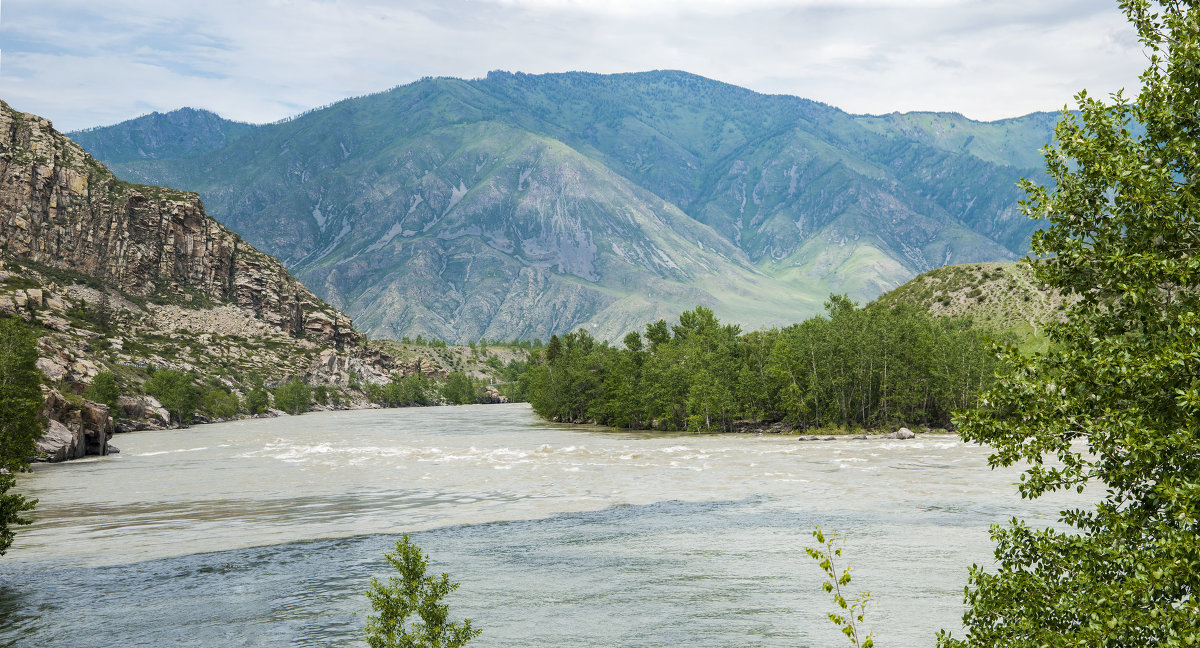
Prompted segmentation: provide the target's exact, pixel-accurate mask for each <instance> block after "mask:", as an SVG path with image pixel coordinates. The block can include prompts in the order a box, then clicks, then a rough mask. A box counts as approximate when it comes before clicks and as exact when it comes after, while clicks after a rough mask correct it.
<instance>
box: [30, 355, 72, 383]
mask: <svg viewBox="0 0 1200 648" xmlns="http://www.w3.org/2000/svg"><path fill="white" fill-rule="evenodd" d="M37 368H38V369H40V370H41V371H42V375H43V376H45V377H46V380H49V381H50V382H58V381H60V380H64V379H65V378H66V377H67V367H66V365H64V364H63V363H62V362H59V361H58V359H57V358H38V359H37Z"/></svg>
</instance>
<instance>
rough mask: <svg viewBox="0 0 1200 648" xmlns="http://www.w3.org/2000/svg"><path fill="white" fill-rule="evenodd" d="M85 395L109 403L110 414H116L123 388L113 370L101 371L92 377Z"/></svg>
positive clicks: (102, 402)
mask: <svg viewBox="0 0 1200 648" xmlns="http://www.w3.org/2000/svg"><path fill="white" fill-rule="evenodd" d="M83 395H84V397H85V398H87V399H88V400H90V401H94V402H97V403H100V404H101V405H108V411H109V414H110V415H112V416H116V414H117V400H118V399H120V398H121V388H120V386H119V385H118V384H117V377H116V376H114V375H113V372H111V371H101V372H100V373H98V374H96V377H95V378H93V379H92V384H90V385H88V387H87V389H85V390H84V392H83Z"/></svg>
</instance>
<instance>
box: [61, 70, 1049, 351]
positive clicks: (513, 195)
mask: <svg viewBox="0 0 1200 648" xmlns="http://www.w3.org/2000/svg"><path fill="white" fill-rule="evenodd" d="M172 114H173V113H172ZM135 121H136V120H135ZM867 121H869V120H867ZM135 126H136V128H142V129H144V128H147V127H148V122H140V123H138V124H133V123H131V122H127V123H126V124H118V125H116V126H113V127H109V128H107V129H94V130H92V131H89V132H88V133H84V134H83V135H85V136H88V137H81V142H83V143H84V145H85V146H88V147H91V149H90V150H92V152H93V154H95V155H96V156H97V157H99V158H100V159H102V160H106V161H109V162H111V163H112V166H113V167H114V168H115V169H116V170H117V172H118V173H119V174H121V175H122V176H123V177H125V178H128V179H131V180H136V181H139V182H154V183H157V184H169V185H172V186H179V187H184V188H187V189H190V190H194V191H197V192H199V193H200V194H201V195H202V196H203V197H204V199H205V201H206V204H207V205H208V208H209V211H210V213H212V214H213V215H215V216H216V217H218V218H219V219H220V220H221V221H222V222H223V223H225V224H226V225H228V226H229V227H231V228H233V229H234V230H235V231H238V232H240V233H242V235H243V236H245V237H246V238H247V239H248V240H249V241H250V242H252V243H254V244H255V245H257V246H259V247H261V248H263V249H266V250H268V251H270V252H271V253H273V254H275V255H276V256H278V257H279V258H280V259H281V260H283V261H284V262H285V264H287V266H288V267H289V268H290V269H291V270H292V271H293V272H294V273H295V274H296V275H297V276H298V277H300V278H301V279H302V280H303V281H305V282H306V283H307V284H308V285H310V286H311V287H312V288H313V290H314V291H315V292H317V293H318V294H319V295H321V296H322V297H324V298H326V299H328V300H329V301H330V302H331V303H333V304H335V305H338V306H339V307H342V308H343V309H344V310H346V311H347V312H348V313H350V314H351V315H352V316H354V317H355V320H356V321H357V322H358V323H359V324H360V325H361V326H362V327H363V328H364V329H365V330H367V331H369V332H371V333H373V334H376V335H391V336H399V335H405V334H411V335H416V334H418V333H419V334H424V335H433V336H437V337H442V338H446V339H449V340H465V339H473V338H478V337H480V336H486V337H491V338H501V339H511V338H513V337H542V338H546V337H548V336H549V335H550V334H551V333H561V332H564V331H567V330H570V329H573V328H577V327H579V326H589V327H590V328H593V330H594V331H595V332H596V334H597V335H598V336H600V337H615V336H619V335H620V334H621V333H623V332H624V331H625V330H627V329H628V328H632V327H636V326H640V324H641V323H642V322H645V321H647V320H650V319H655V318H657V317H667V316H670V315H671V314H673V313H677V312H679V311H681V310H684V309H686V308H690V307H691V306H694V305H695V304H698V303H699V304H705V305H707V306H710V307H712V308H714V310H716V312H717V314H718V315H719V316H720V317H722V319H727V320H730V321H735V322H739V323H742V324H744V325H747V326H759V325H769V324H779V323H785V322H790V321H794V320H796V319H797V318H802V317H803V316H806V315H808V314H811V313H813V312H816V311H817V310H819V309H820V305H821V302H822V297H823V296H824V295H826V294H827V293H828V292H829V291H831V290H836V291H839V292H849V293H851V294H852V296H854V297H856V298H858V299H870V298H873V297H875V296H876V295H878V294H879V293H880V292H882V291H884V290H886V289H888V288H891V287H894V286H896V285H898V284H900V283H902V282H904V281H905V280H907V279H909V278H911V277H912V276H915V275H916V274H918V273H920V272H923V271H926V270H929V269H932V268H936V267H938V266H940V265H943V264H945V263H952V262H961V261H1007V260H1011V259H1014V258H1016V256H1019V255H1021V254H1023V253H1024V252H1025V249H1026V246H1027V241H1028V237H1029V233H1030V231H1031V230H1032V225H1031V224H1030V223H1029V222H1028V221H1027V220H1026V219H1024V218H1023V217H1021V216H1020V215H1019V214H1018V213H1017V212H1016V210H1015V204H1016V200H1017V198H1018V193H1017V189H1016V187H1015V183H1016V180H1017V179H1018V178H1019V177H1020V176H1021V175H1022V173H1023V172H1022V170H1021V169H1019V168H1017V167H1015V166H1013V165H1012V164H1011V163H1010V162H1013V161H1014V160H1016V158H1013V159H1012V160H1010V159H1008V158H1003V157H1002V156H999V155H993V154H991V153H989V151H990V149H986V150H985V149H979V154H977V151H975V150H974V149H972V148H971V147H970V146H966V147H963V146H962V145H961V144H960V143H957V142H951V143H946V142H944V141H942V140H938V139H937V138H932V137H930V136H928V135H927V134H922V133H925V131H921V132H919V133H918V132H912V131H913V129H912V128H908V130H905V128H901V127H900V126H896V127H895V128H892V127H886V128H885V127H884V125H881V123H877V122H870V123H868V124H864V118H861V117H855V116H853V115H848V114H846V113H844V112H842V111H839V110H837V109H835V108H832V107H829V106H826V105H823V104H819V103H816V102H812V101H807V100H803V99H799V98H796V97H785V96H770V95H760V94H757V93H754V92H751V91H748V90H745V89H742V88H737V87H735V86H730V85H727V84H722V83H718V82H715V81H711V80H708V79H704V78H702V77H698V76H695V75H690V74H686V73H681V72H650V73H639V74H622V75H594V74H583V73H569V74H550V75H536V76H535V75H523V74H507V73H492V74H489V75H488V77H487V78H486V79H477V80H473V81H463V80H457V79H426V80H423V81H420V82H417V83H414V84H410V85H407V86H402V87H399V88H395V89H393V90H390V91H387V92H383V93H379V94H375V95H370V96H366V97H360V98H356V99H350V100H346V101H343V102H339V103H337V104H334V105H333V106H330V107H328V108H325V109H321V110H317V111H314V112H311V113H308V114H305V115H302V116H299V117H297V118H295V119H292V120H288V121H285V122H281V123H277V124H270V125H265V126H261V127H257V128H253V129H251V130H248V131H238V132H237V133H236V135H237V136H236V137H232V136H231V137H230V139H229V141H228V142H227V143H226V144H224V145H223V146H221V147H219V148H212V147H211V146H210V145H209V144H201V143H198V144H197V145H196V146H195V147H194V148H193V149H191V150H172V151H171V153H173V154H174V155H175V157H167V156H165V155H159V152H160V151H165V150H166V149H153V151H154V154H153V155H152V154H150V153H147V154H146V155H143V156H142V157H141V158H140V159H128V156H129V147H128V146H126V147H125V148H120V147H115V146H112V145H109V144H107V142H126V141H127V140H128V139H129V135H128V131H131V130H132V129H134V128H135ZM1012 128H1013V129H1016V130H1020V129H1022V128H1023V129H1027V130H1028V131H1029V132H1031V133H1034V134H1029V133H1027V132H1026V131H1021V133H1022V134H1021V138H1024V139H1021V141H1025V139H1029V140H1036V139H1038V137H1041V135H1038V134H1036V133H1038V132H1041V131H1038V128H1040V122H1037V121H1036V120H1034V121H1030V122H1029V123H1026V122H1020V123H1019V124H1017V125H1014V126H1012ZM217 130H219V129H217ZM918 130H919V129H918ZM1047 136H1048V135H1047ZM200 139H201V138H197V140H196V141H197V142H200ZM955 147H957V148H955ZM1035 148H1036V147H1035ZM142 150H143V151H144V150H146V149H145V147H143V149H142Z"/></svg>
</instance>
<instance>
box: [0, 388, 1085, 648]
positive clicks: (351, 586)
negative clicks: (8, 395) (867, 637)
mask: <svg viewBox="0 0 1200 648" xmlns="http://www.w3.org/2000/svg"><path fill="white" fill-rule="evenodd" d="M113 442H114V443H115V444H116V445H118V446H119V447H120V448H121V454H119V455H116V456H110V457H103V458H92V459H88V460H84V461H79V462H73V463H70V464H57V465H38V466H37V467H36V468H35V470H34V472H33V473H31V474H27V475H21V476H19V477H18V489H19V490H20V491H21V492H23V493H26V494H28V495H32V496H34V497H37V498H39V499H40V500H41V501H40V503H39V505H38V509H37V511H36V520H35V523H34V524H33V525H32V526H30V527H24V528H21V529H19V530H18V535H17V538H16V542H15V543H14V545H13V547H12V549H10V551H9V553H8V555H6V556H4V557H3V558H0V646H64V647H71V648H87V647H91V646H96V647H100V646H165V645H171V646H222V647H225V646H280V647H282V646H362V645H365V643H364V642H363V641H362V639H361V636H362V626H363V624H364V623H365V617H366V616H367V615H368V614H369V612H370V609H369V605H368V603H367V600H366V597H365V596H364V595H363V591H364V590H365V588H366V585H367V583H368V581H369V580H370V578H371V577H372V576H379V577H386V576H387V575H388V573H387V571H386V569H385V563H384V562H383V559H382V553H383V552H384V551H386V550H388V549H390V548H391V547H392V546H393V545H394V543H395V538H396V534H398V533H400V532H404V531H408V532H413V538H414V540H415V541H416V542H417V543H418V544H419V545H420V546H421V547H422V548H423V549H424V550H425V551H426V552H428V553H429V554H430V555H431V557H432V560H431V567H432V569H433V570H436V571H437V572H442V571H446V572H449V573H450V575H451V577H452V579H453V580H455V581H458V582H461V583H462V587H461V589H459V591H458V592H456V593H455V594H454V595H452V597H451V600H450V602H451V612H452V615H453V616H454V617H455V618H461V617H463V616H467V617H470V618H471V619H472V620H473V623H474V624H475V625H476V626H477V627H479V628H482V629H483V631H484V632H483V635H482V636H481V637H480V638H479V639H477V640H475V641H473V642H472V643H471V645H472V646H479V647H480V648H484V647H487V646H571V647H581V646H789V647H798V646H800V647H803V646H812V647H816V646H822V647H824V646H838V645H842V644H843V642H842V641H840V635H839V634H837V631H836V629H835V628H833V626H831V625H830V624H829V622H828V621H827V620H826V618H825V614H826V613H827V612H829V611H832V605H833V603H832V601H831V600H830V599H829V598H828V595H826V594H825V593H824V592H822V591H821V589H820V583H821V576H822V575H821V573H820V570H819V569H818V567H817V566H816V564H815V563H814V562H813V561H812V560H811V559H809V558H808V557H807V556H806V555H805V554H804V547H806V546H811V545H812V544H813V541H812V539H811V537H810V532H811V529H812V525H813V524H820V525H821V526H822V527H823V528H825V529H827V530H837V531H838V532H839V533H840V534H841V536H842V537H843V538H844V540H845V547H846V550H845V554H846V558H847V561H848V563H849V564H850V565H851V566H852V568H853V576H854V582H853V584H854V585H855V586H859V587H861V588H863V589H867V590H870V591H871V592H872V594H873V596H874V599H875V604H873V605H872V606H871V607H870V608H869V609H868V612H867V628H868V629H869V630H872V631H873V632H875V634H876V637H877V642H876V643H877V645H879V646H881V648H882V647H884V646H888V647H892V646H930V645H932V644H933V643H934V642H933V637H934V634H935V632H936V631H937V630H938V629H939V628H947V629H952V630H956V631H957V630H958V628H959V623H960V621H959V620H960V617H961V615H962V588H963V586H964V585H965V583H966V570H967V567H968V566H969V565H970V564H972V563H973V562H978V563H980V564H990V559H991V544H990V541H989V539H988V535H987V529H988V526H989V524H992V523H997V522H1003V521H1005V520H1007V519H1008V518H1011V517H1013V516H1019V517H1022V518H1025V519H1028V520H1031V521H1033V522H1035V523H1040V524H1043V525H1045V524H1050V523H1052V522H1053V521H1054V519H1055V517H1056V516H1055V512H1056V511H1057V509H1058V508H1060V507H1061V506H1062V504H1063V503H1064V502H1063V501H1056V500H1053V499H1046V500H1039V501H1036V502H1028V501H1023V500H1021V499H1019V498H1018V497H1017V495H1016V493H1015V489H1014V488H1013V485H1012V484H1013V482H1014V481H1015V477H1016V472H1015V471H1012V470H1008V471H991V470H989V469H988V467H987V461H986V459H987V451H986V449H984V448H980V447H978V446H973V445H969V444H965V443H963V442H961V441H959V440H958V439H957V438H955V437H952V436H931V435H922V436H920V437H918V438H917V439H915V440H911V441H891V440H870V441H855V440H844V441H822V442H804V441H798V440H796V439H795V438H792V437H779V436H756V435H699V436H693V435H660V434H655V435H651V434H640V433H629V432H622V431H614V430H610V429H606V428H597V427H578V426H562V425H556V424H549V423H545V422H543V421H540V420H539V419H538V418H537V417H536V416H534V414H533V413H532V412H531V410H530V409H529V408H528V406H526V405H520V404H518V405H501V406H496V405H488V406H483V405H481V406H463V407H436V408H411V409H391V410H363V411H351V412H324V413H310V414H305V415H303V416H300V417H281V418H277V419H255V420H247V421H239V422H233V423H222V424H214V425H204V426H197V427H194V428H191V429H187V430H171V431H163V432H138V433H131V434H125V435H121V436H118V437H117V438H115V439H114V441H113Z"/></svg>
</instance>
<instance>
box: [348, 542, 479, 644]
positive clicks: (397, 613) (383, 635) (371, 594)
mask: <svg viewBox="0 0 1200 648" xmlns="http://www.w3.org/2000/svg"><path fill="white" fill-rule="evenodd" d="M384 558H386V559H387V561H388V563H389V564H390V565H391V566H392V567H393V568H394V569H395V570H396V571H397V572H398V574H399V575H398V576H392V577H390V578H388V580H387V583H386V584H384V583H382V582H380V581H379V579H376V578H372V579H371V587H370V589H368V590H367V598H368V599H370V601H371V609H372V610H374V611H375V613H376V615H375V616H371V617H368V618H367V627H366V636H367V645H368V646H370V647H371V648H458V647H459V646H462V645H464V644H466V643H467V642H468V641H470V640H471V639H473V638H475V637H477V636H479V633H480V632H481V631H480V630H477V629H475V628H472V627H471V620H470V619H465V620H463V621H462V622H461V623H460V622H458V621H453V622H452V621H449V616H450V606H449V605H447V604H446V603H443V602H442V599H444V598H445V597H446V596H447V595H448V594H450V593H451V592H453V591H454V590H456V589H458V583H451V582H450V576H449V574H444V573H443V574H442V575H441V576H426V575H425V572H426V570H427V569H428V566H429V557H428V556H426V555H425V554H424V553H423V552H422V551H421V548H420V547H418V546H417V545H415V544H413V542H412V541H411V540H410V539H409V537H408V534H407V533H406V534H404V535H402V536H401V537H400V539H399V540H397V541H396V550H395V551H394V552H388V553H385V554H384ZM414 614H415V615H416V617H417V619H419V620H414V619H410V617H412V616H413V615H414Z"/></svg>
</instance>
